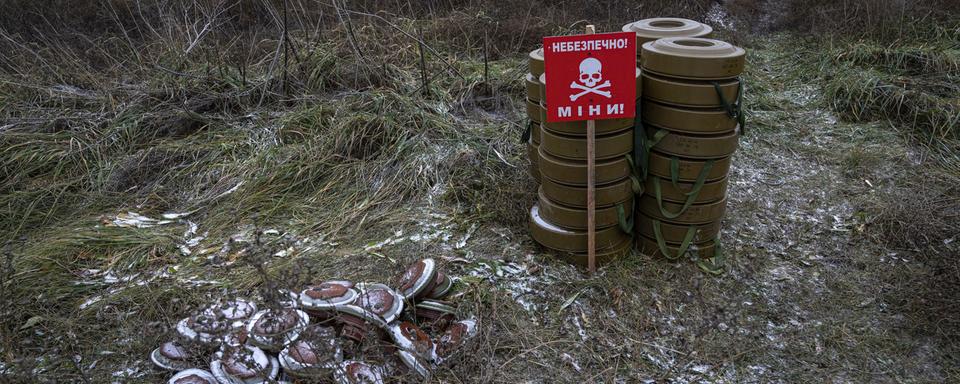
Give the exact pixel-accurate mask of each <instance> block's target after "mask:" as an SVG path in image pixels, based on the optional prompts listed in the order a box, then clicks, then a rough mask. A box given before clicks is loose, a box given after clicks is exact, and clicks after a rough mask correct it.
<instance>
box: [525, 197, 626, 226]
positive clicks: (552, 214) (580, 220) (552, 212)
mask: <svg viewBox="0 0 960 384" xmlns="http://www.w3.org/2000/svg"><path fill="white" fill-rule="evenodd" d="M538 195H539V197H540V200H539V202H540V216H541V217H543V219H544V220H546V221H547V222H550V223H553V224H555V225H557V226H559V227H563V228H566V229H575V230H586V229H587V210H586V209H583V208H573V207H566V206H563V205H560V204H557V203H556V202H554V201H551V200H550V199H549V198H547V196H546V195H545V194H544V193H543V190H542V189H541V190H540V191H539V193H538ZM619 204H620V205H619V206H617V205H614V206H609V207H603V208H597V209H596V211H595V220H596V224H597V228H606V227H612V226H615V225H618V224H620V217H619V214H618V211H619V212H621V213H622V214H623V215H624V217H623V219H624V220H625V222H626V220H629V218H630V217H631V216H633V199H628V200H627V201H624V202H621V203H619Z"/></svg>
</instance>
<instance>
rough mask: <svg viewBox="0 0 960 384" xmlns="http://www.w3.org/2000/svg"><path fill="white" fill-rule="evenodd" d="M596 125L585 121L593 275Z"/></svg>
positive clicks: (589, 248) (589, 265) (589, 258)
mask: <svg viewBox="0 0 960 384" xmlns="http://www.w3.org/2000/svg"><path fill="white" fill-rule="evenodd" d="M594 33H597V30H596V28H595V27H594V26H593V25H588V26H587V30H586V34H587V35H592V34H594ZM596 130H597V128H596V123H595V122H594V121H593V119H590V120H587V268H588V269H589V270H590V274H591V275H593V274H594V273H595V272H596V271H597V220H596V213H597V212H596V211H597V200H596V191H595V189H596V183H597V173H596V166H597V164H596V163H597V161H596Z"/></svg>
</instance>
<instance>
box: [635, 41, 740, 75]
mask: <svg viewBox="0 0 960 384" xmlns="http://www.w3.org/2000/svg"><path fill="white" fill-rule="evenodd" d="M642 49H643V70H644V71H648V72H654V73H658V74H661V75H664V76H671V77H680V78H686V79H702V80H712V79H728V78H731V77H737V76H739V75H740V73H741V72H743V66H744V62H745V58H746V51H744V50H743V48H740V47H737V46H734V45H732V44H730V43H727V42H725V41H720V40H716V39H703V38H696V37H671V38H665V39H660V40H656V41H651V42H648V43H645V44H643V48H642Z"/></svg>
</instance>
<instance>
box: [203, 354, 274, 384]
mask: <svg viewBox="0 0 960 384" xmlns="http://www.w3.org/2000/svg"><path fill="white" fill-rule="evenodd" d="M210 371H211V372H212V373H213V376H214V377H215V378H216V379H217V380H219V382H220V383H259V382H263V381H267V380H273V379H275V378H276V377H277V374H279V372H280V364H279V363H278V362H277V359H276V358H275V357H273V356H269V355H267V354H266V353H265V352H263V350H262V349H260V348H257V347H253V346H245V347H243V348H230V349H228V350H225V351H220V352H217V354H216V355H214V359H213V361H212V362H211V363H210Z"/></svg>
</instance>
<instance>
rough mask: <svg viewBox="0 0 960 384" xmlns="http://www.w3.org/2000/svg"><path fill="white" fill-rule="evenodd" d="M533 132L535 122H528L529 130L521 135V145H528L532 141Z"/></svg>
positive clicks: (525, 130)
mask: <svg viewBox="0 0 960 384" xmlns="http://www.w3.org/2000/svg"><path fill="white" fill-rule="evenodd" d="M532 130H533V120H530V121H527V128H526V129H524V130H523V133H521V134H520V144H526V143H528V142H529V141H530V133H531V131H532Z"/></svg>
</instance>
